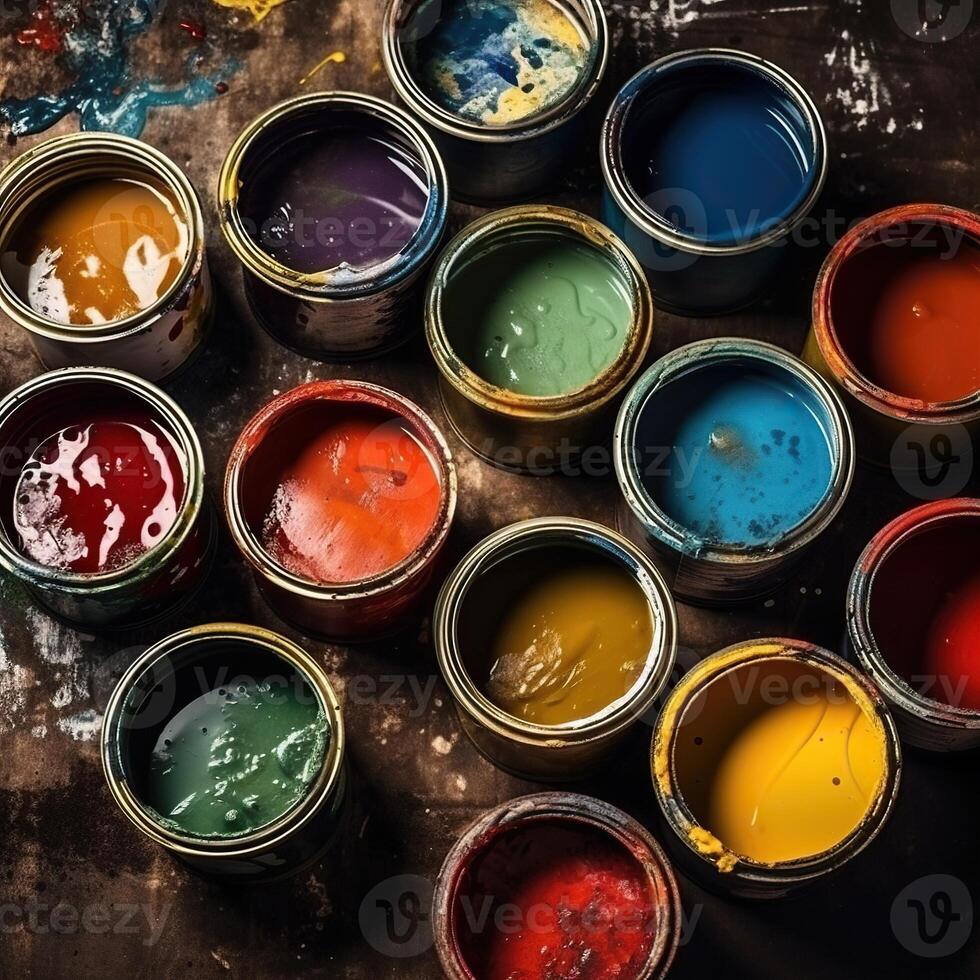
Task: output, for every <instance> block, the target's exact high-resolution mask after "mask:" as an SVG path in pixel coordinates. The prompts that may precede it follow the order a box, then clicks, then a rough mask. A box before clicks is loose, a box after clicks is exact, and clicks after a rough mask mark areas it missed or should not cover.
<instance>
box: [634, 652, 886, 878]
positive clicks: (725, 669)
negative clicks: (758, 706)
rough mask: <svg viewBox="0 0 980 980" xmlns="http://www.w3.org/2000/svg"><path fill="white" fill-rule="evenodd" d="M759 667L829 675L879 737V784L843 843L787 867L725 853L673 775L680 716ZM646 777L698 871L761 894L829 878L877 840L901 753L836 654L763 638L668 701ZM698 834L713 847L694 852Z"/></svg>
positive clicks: (713, 659) (710, 663)
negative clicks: (716, 686) (726, 680)
mask: <svg viewBox="0 0 980 980" xmlns="http://www.w3.org/2000/svg"><path fill="white" fill-rule="evenodd" d="M765 661H784V662H787V663H802V664H807V665H809V666H812V667H814V668H816V669H818V670H820V671H822V672H823V673H825V674H828V675H829V676H831V677H832V678H834V679H835V680H836V681H838V682H840V683H841V684H843V685H844V687H845V688H846V689H847V691H848V693H849V694H850V696H851V697H852V698H853V699H854V700H855V702H856V703H857V704H858V706H859V707H860V708H861V710H862V711H863V712H864V713H865V715H866V716H867V717H868V718H870V719H871V720H872V721H873V723H874V725H875V727H876V729H877V730H878V731H879V732H880V734H881V736H882V741H883V743H884V746H885V770H886V771H885V776H884V779H883V782H882V785H880V786H879V787H878V788H879V793H878V794H877V798H876V800H875V803H874V805H873V806H871V807H870V808H869V809H868V811H867V813H866V814H865V816H864V818H863V819H862V821H861V823H860V824H859V825H858V826H857V827H856V828H855V829H854V830H853V831H852V832H851V833H850V834H849V835H848V836H847V837H845V838H844V839H843V840H842V841H840V842H839V843H838V844H836V845H835V846H834V847H832V848H830V849H829V850H826V851H823V852H822V853H820V854H815V855H810V856H808V857H804V858H797V859H794V860H790V861H779V862H771V863H767V862H763V861H758V860H754V859H752V858H749V857H746V856H744V855H742V854H738V853H736V852H735V851H732V850H731V849H729V848H726V847H725V845H724V842H723V841H719V840H718V839H717V838H716V837H715V836H714V834H713V833H711V831H710V829H708V828H704V827H703V826H702V825H701V823H700V822H699V821H698V819H697V817H695V815H694V814H693V813H692V812H691V810H690V808H689V807H688V805H687V803H686V801H685V800H684V797H683V794H682V792H681V789H680V787H679V785H678V780H677V776H676V772H675V770H674V751H673V750H674V742H675V740H676V736H677V728H678V723H679V722H680V721H681V716H682V715H683V713H684V711H685V710H686V709H687V706H688V705H689V704H690V702H691V699H692V697H694V696H696V695H697V694H698V693H699V692H700V691H702V690H703V689H704V688H705V687H706V686H707V685H708V684H710V683H713V682H714V681H716V680H718V679H719V678H720V677H723V676H725V675H726V674H728V673H730V672H732V671H734V670H737V669H739V668H740V667H742V666H744V665H745V664H751V663H753V662H765ZM650 769H651V775H652V779H653V787H654V792H655V795H656V797H657V803H658V806H659V807H660V810H661V812H662V814H663V816H664V819H665V821H666V823H667V825H668V827H669V828H670V830H671V832H672V833H673V834H674V837H675V838H676V839H677V840H678V841H679V842H680V844H681V845H682V846H683V847H684V848H685V850H686V851H687V852H689V853H690V854H692V855H693V856H694V857H695V858H696V859H697V860H698V861H699V862H700V864H701V866H703V868H704V869H705V871H708V872H711V873H713V874H717V875H719V876H721V877H723V878H724V877H727V876H732V879H733V882H734V881H741V882H751V883H754V884H757V885H762V886H763V887H776V886H783V887H785V886H792V885H796V884H802V883H803V882H806V881H810V880H812V879H814V878H818V877H822V876H823V875H825V874H828V873H830V872H832V871H834V870H836V869H837V868H839V867H840V866H842V865H843V864H845V863H846V862H847V861H849V860H851V859H852V858H854V857H856V856H857V855H858V854H860V853H861V852H862V851H864V850H865V848H867V847H868V846H869V845H870V844H871V843H872V842H873V841H874V840H875V839H876V838H877V837H878V835H879V834H880V833H881V830H882V829H883V827H884V825H885V823H886V822H887V820H888V818H889V816H890V815H891V813H892V811H893V809H894V806H895V802H896V800H897V798H898V789H899V785H900V783H901V775H902V749H901V742H900V741H899V737H898V730H897V728H896V725H895V721H894V719H893V718H892V715H891V712H890V711H889V710H888V705H887V704H886V702H885V699H884V697H883V696H882V694H881V692H880V691H879V690H878V688H877V687H875V685H874V684H873V683H872V681H871V680H870V679H869V678H868V677H866V676H865V675H864V674H862V673H861V672H860V671H859V670H857V668H855V667H854V666H852V665H851V664H849V663H848V662H847V661H846V660H844V659H843V658H841V657H838V656H837V655H836V654H833V653H830V652H829V651H827V650H824V649H823V648H822V647H819V646H817V645H816V644H813V643H808V642H806V641H803V640H794V639H785V638H764V639H758V640H745V641H743V642H741V643H735V644H732V645H731V646H728V647H725V648H724V649H723V650H720V651H718V652H717V653H714V654H711V655H710V656H708V657H706V658H705V659H703V660H701V661H700V662H699V663H698V664H696V665H695V666H694V667H693V668H692V669H691V670H690V671H688V673H687V674H685V675H684V676H683V677H682V678H681V680H680V681H679V682H678V683H677V685H676V686H675V687H674V689H673V690H672V691H671V693H670V695H669V696H668V697H667V699H666V702H665V704H664V707H663V710H662V711H661V713H660V717H659V718H658V719H657V724H656V726H655V728H654V732H653V737H652V739H651V745H650ZM697 831H701V832H702V835H706V836H707V837H708V838H709V839H710V841H711V842H712V844H713V845H714V846H712V847H705V846H704V845H702V847H699V846H698V844H697V843H696V841H695V837H696V836H698V835H697V834H696V832H697Z"/></svg>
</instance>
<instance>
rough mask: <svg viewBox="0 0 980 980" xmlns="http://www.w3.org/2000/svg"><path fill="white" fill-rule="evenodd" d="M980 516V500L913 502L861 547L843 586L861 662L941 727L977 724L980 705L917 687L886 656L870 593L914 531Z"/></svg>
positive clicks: (903, 703)
mask: <svg viewBox="0 0 980 980" xmlns="http://www.w3.org/2000/svg"><path fill="white" fill-rule="evenodd" d="M964 517H965V518H972V519H977V520H980V500H978V499H974V498H970V497H955V498H951V499H949V500H937V501H933V502H931V503H927V504H922V505H921V506H919V507H914V508H912V510H909V511H906V512H905V513H904V514H901V515H899V516H898V517H897V518H895V520H893V521H891V522H890V523H889V524H887V525H886V526H885V527H884V528H882V529H881V530H880V531H879V532H878V533H877V534H876V535H875V536H874V537H873V538H872V539H871V541H870V543H869V544H868V546H867V547H866V548H865V549H864V552H863V553H862V554H861V557H860V558H859V559H858V562H857V564H856V565H855V567H854V572H853V574H852V575H851V581H850V584H849V586H848V590H847V632H848V637H849V638H850V641H851V646H852V648H853V649H854V653H855V656H856V657H857V659H858V662H859V663H860V665H861V668H862V669H863V670H864V671H865V673H867V674H868V676H869V677H870V678H871V679H872V681H874V683H875V684H876V685H877V686H878V687H879V688H880V689H881V691H882V692H883V693H884V695H885V697H886V698H888V700H889V701H891V702H892V703H893V704H895V705H896V706H897V707H899V708H901V709H902V710H904V711H907V712H909V713H910V714H912V715H914V716H915V717H916V718H919V719H922V720H925V721H928V722H930V723H931V724H934V725H939V726H942V727H944V728H956V729H961V730H965V731H972V730H980V708H962V707H957V706H956V705H951V704H947V703H946V702H944V701H937V700H936V699H935V698H930V697H928V696H927V695H925V694H922V693H920V692H919V691H917V690H916V689H915V688H914V687H913V686H912V685H911V684H910V683H909V682H908V681H907V680H906V679H905V678H904V677H902V676H901V675H900V674H898V673H897V672H896V671H895V670H894V669H893V668H892V666H891V664H890V663H889V662H888V659H887V658H886V657H885V654H884V651H882V649H881V647H880V646H879V645H878V641H877V639H876V638H875V635H874V631H873V630H872V628H871V620H870V613H871V598H872V593H873V591H874V585H875V580H876V578H877V575H878V573H879V572H880V571H881V569H882V568H883V567H884V565H885V563H886V562H887V561H888V559H889V558H891V556H892V555H894V553H895V552H896V551H897V550H898V549H899V548H900V547H901V546H902V545H903V544H905V543H906V542H907V541H909V540H910V539H911V538H913V537H914V536H915V535H917V534H920V533H922V532H927V531H929V530H931V529H932V528H933V527H934V526H935V525H937V524H939V523H941V522H942V521H945V520H949V519H957V518H964Z"/></svg>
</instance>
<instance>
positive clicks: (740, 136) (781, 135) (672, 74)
mask: <svg viewBox="0 0 980 980" xmlns="http://www.w3.org/2000/svg"><path fill="white" fill-rule="evenodd" d="M601 154H602V168H603V174H604V176H605V183H606V188H605V195H604V198H603V210H602V216H603V220H604V221H605V222H606V224H608V225H609V227H610V228H612V229H613V230H614V231H615V232H616V233H617V234H618V235H619V236H620V237H621V238H622V239H623V240H624V241H625V242H626V244H627V245H629V247H630V248H632V249H633V251H634V252H635V253H636V254H637V256H638V257H639V259H640V261H641V262H642V263H643V265H644V267H645V268H646V270H647V274H648V275H649V277H650V284H651V286H652V287H653V293H654V296H655V297H656V299H657V305H658V306H660V307H662V308H663V309H666V310H671V311H673V312H676V313H682V314H688V315H692V316H706V315H712V314H719V313H727V312H730V311H732V310H735V309H738V308H740V307H743V306H745V305H747V304H748V303H751V302H752V301H753V300H754V299H756V298H757V297H758V295H759V294H760V292H761V291H762V289H763V288H764V287H765V284H766V282H767V281H768V279H769V278H770V276H771V275H772V273H773V271H774V270H775V268H776V266H777V264H778V262H779V260H780V259H781V257H782V256H783V255H784V254H785V251H786V247H787V245H789V244H790V238H791V235H792V233H793V232H794V230H796V229H797V228H798V227H799V226H800V225H801V224H802V222H803V221H804V220H805V219H806V217H807V215H808V214H809V212H810V210H811V209H812V208H813V205H814V204H815V203H816V201H817V198H818V197H819V195H820V192H821V190H822V188H823V184H824V180H825V177H826V171H827V137H826V133H825V131H824V126H823V122H822V121H821V119H820V114H819V112H818V111H817V107H816V105H815V104H814V102H813V99H812V98H811V97H810V96H809V94H807V92H806V91H805V90H804V89H803V87H802V86H801V85H800V84H799V82H797V81H796V79H794V78H793V77H792V76H791V75H789V74H788V73H787V72H785V71H784V70H783V69H782V68H779V67H778V66H777V65H774V64H772V62H769V61H766V60H764V59H763V58H759V57H757V56H756V55H752V54H747V53H745V52H743V51H730V50H727V49H723V48H704V49H700V50H695V51H681V52H678V53H676V54H671V55H668V56H667V57H665V58H661V59H660V60H659V61H655V62H654V63H653V64H652V65H649V66H648V67H647V68H644V69H643V70H642V71H641V72H639V74H637V75H635V76H634V77H633V78H632V79H631V80H630V81H629V82H627V83H626V85H625V86H624V87H623V88H622V90H621V91H620V92H619V94H618V95H617V96H616V98H615V100H614V101H613V104H612V107H611V108H610V110H609V114H608V116H607V117H606V123H605V127H604V129H603V135H602V146H601Z"/></svg>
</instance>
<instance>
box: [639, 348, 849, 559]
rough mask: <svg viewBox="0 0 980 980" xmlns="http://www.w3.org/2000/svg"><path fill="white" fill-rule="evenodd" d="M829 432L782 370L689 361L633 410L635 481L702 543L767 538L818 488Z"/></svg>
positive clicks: (807, 510)
mask: <svg viewBox="0 0 980 980" xmlns="http://www.w3.org/2000/svg"><path fill="white" fill-rule="evenodd" d="M830 431H831V421H830V419H829V417H828V414H827V411H826V409H825V408H824V407H823V405H822V404H821V402H820V400H819V398H818V397H817V395H816V394H815V393H814V392H813V391H812V390H811V389H810V388H809V387H807V386H806V385H805V384H804V383H803V382H802V381H800V380H799V379H797V378H796V377H794V376H793V375H791V374H789V373H787V372H782V371H778V370H776V369H774V370H771V371H768V370H766V369H765V368H761V367H755V366H740V365H731V364H719V365H710V366H707V367H703V368H696V369H694V370H692V371H689V372H687V373H686V374H683V375H681V376H679V377H677V378H676V379H674V380H672V381H669V382H667V383H666V384H664V385H662V386H660V387H658V388H656V389H655V390H654V391H652V392H651V393H650V394H649V396H648V397H647V399H646V401H645V402H644V404H643V406H642V408H641V409H640V415H639V420H638V426H637V439H638V451H639V454H640V473H641V478H642V482H643V485H644V487H645V489H646V491H647V493H648V494H649V495H650V497H651V499H652V500H653V501H654V502H655V503H656V504H657V506H658V507H659V508H660V509H661V510H662V511H663V512H664V513H665V514H666V515H667V516H668V517H669V518H670V519H671V520H673V521H674V522H675V523H676V524H678V525H680V526H681V527H682V528H684V529H685V530H687V531H688V532H690V534H691V535H693V537H694V538H695V539H696V540H697V541H698V542H700V543H702V544H707V545H722V546H727V547H735V548H746V547H759V546H766V545H771V544H774V543H776V542H777V541H779V540H780V539H781V538H783V537H785V536H786V534H787V533H789V532H790V531H792V530H793V529H794V528H796V527H798V526H799V525H800V524H801V523H802V522H804V521H805V520H806V519H807V518H808V517H810V516H811V514H813V513H814V511H815V510H816V509H817V507H818V506H819V505H820V504H821V502H822V501H823V500H824V499H825V497H826V496H827V493H828V492H829V489H830V485H831V482H832V480H833V472H834V459H833V452H832V448H831V447H832V441H831V437H830V435H829V433H830ZM660 447H663V448H662V449H661V448H660Z"/></svg>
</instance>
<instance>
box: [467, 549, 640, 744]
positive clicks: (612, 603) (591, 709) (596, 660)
mask: <svg viewBox="0 0 980 980" xmlns="http://www.w3.org/2000/svg"><path fill="white" fill-rule="evenodd" d="M532 581H533V585H531V586H530V587H528V588H526V589H525V590H524V591H523V593H522V594H521V595H520V596H519V597H518V599H517V600H516V601H514V602H512V603H511V604H510V605H509V607H508V608H507V609H506V610H505V611H504V612H503V614H502V616H501V618H500V622H499V628H498V630H497V632H496V635H495V637H494V640H493V644H492V657H491V663H492V667H491V670H490V678H489V681H488V683H487V684H486V686H485V693H486V694H487V696H488V697H490V699H491V700H492V701H494V702H495V703H496V704H497V705H498V707H500V708H502V709H503V710H504V711H506V712H507V713H508V714H511V715H513V716H514V717H517V718H522V719H524V720H525V721H529V722H532V723H534V724H539V725H564V724H568V723H570V722H575V721H582V720H583V719H585V718H590V717H592V716H593V715H595V714H598V713H599V712H601V711H603V710H604V709H605V708H608V707H609V706H610V705H611V704H613V703H614V702H616V701H618V700H620V699H621V698H622V697H623V696H624V695H626V694H627V693H628V692H629V691H630V690H631V689H632V688H633V686H634V685H635V684H636V682H637V680H638V679H639V677H640V675H641V674H642V672H643V668H644V666H645V664H646V662H647V660H648V658H649V656H650V650H651V648H652V647H653V639H654V629H655V627H654V622H653V615H652V613H651V611H650V606H649V603H648V601H647V598H646V595H645V594H644V592H643V590H642V589H641V588H640V586H639V585H638V584H637V583H636V582H635V581H634V580H633V578H632V577H631V576H630V575H629V574H628V573H627V572H626V571H625V570H624V569H621V568H619V567H618V566H615V565H613V564H612V563H610V562H604V561H588V560H586V561H583V562H580V563H575V564H574V565H572V566H571V567H565V568H562V567H550V568H542V569H541V572H540V574H538V575H537V576H536V577H535V578H534V579H532Z"/></svg>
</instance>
